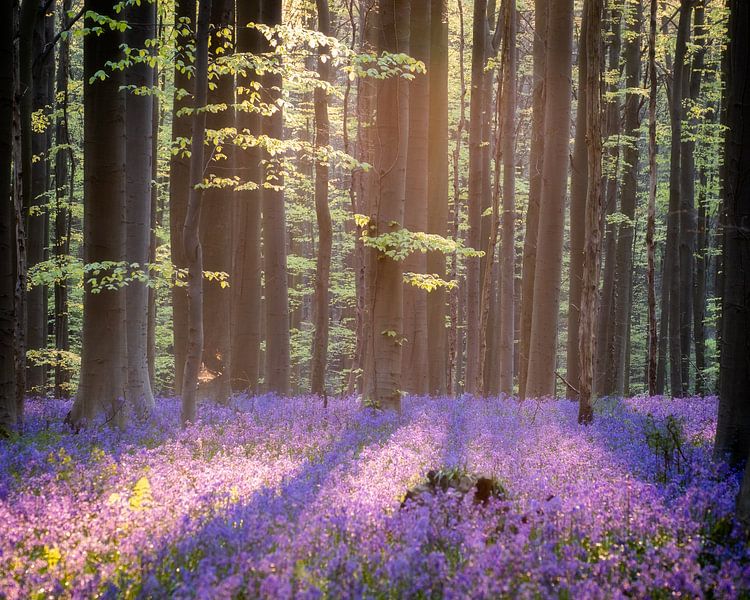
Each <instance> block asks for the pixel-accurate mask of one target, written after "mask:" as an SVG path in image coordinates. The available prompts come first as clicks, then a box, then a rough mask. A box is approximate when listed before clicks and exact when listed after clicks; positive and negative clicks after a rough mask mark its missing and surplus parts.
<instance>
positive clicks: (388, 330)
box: [364, 0, 411, 411]
mask: <svg viewBox="0 0 750 600" xmlns="http://www.w3.org/2000/svg"><path fill="white" fill-rule="evenodd" d="M378 10H379V17H380V28H381V36H380V48H379V50H380V51H381V52H405V53H408V52H409V27H408V26H406V24H407V23H409V19H410V12H411V11H410V3H409V2H408V1H407V0H394V1H392V2H391V1H388V2H385V1H382V0H381V2H379V4H378ZM377 86H378V93H377V94H376V111H375V115H376V117H375V133H374V139H375V140H376V141H375V146H374V151H375V153H374V167H373V169H374V173H373V178H372V179H373V181H372V185H373V191H372V202H371V207H370V223H369V231H368V235H371V236H378V235H384V234H388V233H392V232H394V231H398V230H399V229H400V228H401V226H402V223H403V220H404V203H405V194H406V153H407V143H408V139H409V87H408V85H407V82H406V81H404V80H403V79H402V78H400V77H389V78H386V79H382V80H379V81H378V84H377ZM367 254H368V257H367V266H368V267H369V269H370V274H369V277H368V287H369V288H370V290H369V301H370V319H371V325H370V337H369V343H370V350H369V351H368V352H367V356H366V358H367V362H366V367H365V373H364V376H365V384H364V390H365V396H366V398H368V399H369V401H370V402H372V403H373V404H376V405H378V406H380V407H381V408H383V409H386V410H396V411H400V410H401V343H402V340H403V338H402V336H403V331H402V330H403V305H402V299H403V289H404V286H403V274H402V265H401V263H400V262H399V261H397V260H393V259H392V258H390V257H387V256H385V255H384V254H383V253H381V252H380V251H378V250H376V249H374V248H368V249H367Z"/></svg>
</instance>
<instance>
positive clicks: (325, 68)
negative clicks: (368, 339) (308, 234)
mask: <svg viewBox="0 0 750 600" xmlns="http://www.w3.org/2000/svg"><path fill="white" fill-rule="evenodd" d="M316 6H317V9H318V31H320V33H322V34H323V35H326V36H328V35H330V28H331V15H330V13H329V11H328V0H316ZM328 52H329V50H328V47H327V46H321V47H320V49H319V54H320V57H319V58H318V74H319V75H320V79H321V81H326V82H327V81H329V79H330V56H327V55H328ZM326 56H327V59H326V58H324V57H326ZM329 127H330V125H329V121H328V98H327V95H326V92H325V90H322V89H321V88H316V89H315V147H316V149H317V151H318V152H321V149H323V151H325V150H324V149H325V148H326V147H327V146H328V144H329V143H330V134H329ZM315 215H316V218H317V221H318V248H317V259H316V270H315V297H314V300H313V302H314V303H315V307H314V310H313V316H314V319H315V335H314V338H313V348H312V364H311V366H310V369H311V374H310V391H312V393H313V394H318V395H319V396H325V395H326V380H325V372H326V364H327V359H328V318H329V317H328V312H329V306H328V304H329V293H328V285H329V278H330V271H331V247H332V245H333V231H332V227H333V226H332V223H331V212H330V210H329V208H328V163H327V162H325V161H324V160H323V159H322V157H320V156H319V157H318V158H317V160H316V162H315Z"/></svg>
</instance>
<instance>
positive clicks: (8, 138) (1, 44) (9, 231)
mask: <svg viewBox="0 0 750 600" xmlns="http://www.w3.org/2000/svg"><path fill="white" fill-rule="evenodd" d="M13 69H14V60H13V5H12V3H11V2H4V3H2V4H1V5H0V437H5V436H6V435H8V434H9V433H10V432H11V431H12V430H14V429H15V427H16V374H15V359H14V354H15V352H14V346H15V344H14V339H13V338H14V332H15V324H14V323H15V310H14V308H15V306H14V305H15V287H16V277H15V269H14V264H13V256H14V251H13V223H14V220H15V219H14V209H13V204H12V202H11V185H10V184H11V163H12V158H13V128H12V127H13V126H12V123H13Z"/></svg>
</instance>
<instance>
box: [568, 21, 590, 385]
mask: <svg viewBox="0 0 750 600" xmlns="http://www.w3.org/2000/svg"><path fill="white" fill-rule="evenodd" d="M587 30H588V11H586V10H584V11H583V14H582V15H581V32H580V34H579V39H578V104H577V107H576V129H575V138H574V141H573V156H572V160H571V165H570V166H571V174H570V269H569V277H568V344H567V348H566V350H567V352H566V363H565V364H566V373H565V379H566V381H567V382H568V383H567V396H568V398H571V399H573V398H578V387H577V386H578V383H579V381H580V379H581V371H580V368H581V361H580V358H579V355H578V349H579V346H580V344H579V337H578V332H579V327H580V320H581V287H582V285H583V247H584V236H585V233H586V231H585V229H586V197H587V193H588V149H587V148H586V115H587V114H588V112H587V110H586V94H587V93H588V89H587V85H586V79H587V72H588V63H589V61H588V58H587V53H586V43H587V39H588V38H587V35H588V33H587Z"/></svg>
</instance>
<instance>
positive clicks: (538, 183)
mask: <svg viewBox="0 0 750 600" xmlns="http://www.w3.org/2000/svg"><path fill="white" fill-rule="evenodd" d="M548 11H549V0H534V44H533V53H534V67H533V75H532V79H533V91H532V108H531V147H530V150H529V204H528V209H527V211H526V234H525V235H524V240H523V265H522V275H523V276H522V278H521V336H520V340H519V352H518V359H519V363H520V364H519V368H518V390H519V396H520V397H521V398H525V397H526V379H527V376H528V370H529V349H530V343H531V321H532V314H533V309H534V278H535V271H536V250H537V238H538V231H539V209H540V200H541V191H542V171H543V167H544V126H545V120H544V114H545V110H546V93H545V89H546V87H545V86H546V82H545V78H544V73H545V70H546V64H547V13H548Z"/></svg>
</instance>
